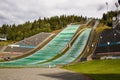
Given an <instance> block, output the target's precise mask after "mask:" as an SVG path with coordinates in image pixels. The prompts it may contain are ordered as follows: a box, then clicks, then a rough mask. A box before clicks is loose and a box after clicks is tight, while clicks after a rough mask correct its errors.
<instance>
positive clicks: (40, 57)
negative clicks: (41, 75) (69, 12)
mask: <svg viewBox="0 0 120 80" xmlns="http://www.w3.org/2000/svg"><path fill="white" fill-rule="evenodd" d="M79 27H80V25H68V26H67V27H66V28H65V29H64V30H63V31H62V32H60V33H59V34H58V35H57V36H56V37H55V38H54V39H53V40H52V41H50V42H49V43H48V44H47V45H46V46H45V47H43V48H42V49H41V50H39V51H37V52H36V53H34V54H33V55H30V56H28V57H25V58H22V59H19V60H14V61H9V62H1V63H0V67H21V66H25V65H29V64H33V63H34V64H37V63H40V62H44V61H47V60H49V59H51V58H53V57H54V56H56V55H58V54H59V53H61V52H62V51H63V49H64V48H65V47H66V46H68V43H69V42H70V40H71V39H72V37H73V36H74V35H75V33H76V31H77V30H78V28H79Z"/></svg>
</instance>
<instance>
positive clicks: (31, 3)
mask: <svg viewBox="0 0 120 80" xmlns="http://www.w3.org/2000/svg"><path fill="white" fill-rule="evenodd" d="M115 1H117V0H0V26H1V25H2V24H14V23H15V24H21V23H24V22H25V21H28V20H30V21H33V20H35V19H38V18H39V17H51V16H56V15H57V16H59V15H63V14H66V15H72V14H74V15H83V16H88V17H98V18H101V17H102V14H103V13H106V11H107V8H106V2H108V4H109V10H115V9H116V8H115V6H114V4H115Z"/></svg>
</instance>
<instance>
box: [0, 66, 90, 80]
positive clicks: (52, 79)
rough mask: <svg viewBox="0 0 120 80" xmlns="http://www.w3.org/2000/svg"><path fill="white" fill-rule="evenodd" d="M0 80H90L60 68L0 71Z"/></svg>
mask: <svg viewBox="0 0 120 80" xmlns="http://www.w3.org/2000/svg"><path fill="white" fill-rule="evenodd" d="M0 80H91V79H90V78H89V77H87V76H84V75H82V74H79V73H75V72H72V71H68V70H64V69H60V68H20V69H17V68H16V69H6V68H5V69H0Z"/></svg>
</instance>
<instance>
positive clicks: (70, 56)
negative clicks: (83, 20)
mask: <svg viewBox="0 0 120 80" xmlns="http://www.w3.org/2000/svg"><path fill="white" fill-rule="evenodd" d="M90 32H91V28H88V29H86V30H84V31H83V32H82V33H81V34H80V35H79V36H78V38H77V39H76V41H75V42H74V44H73V46H72V47H71V48H70V49H69V50H68V51H67V52H66V53H65V54H64V55H63V56H61V57H60V58H58V59H56V60H53V61H51V62H47V63H44V64H38V66H40V67H55V66H56V65H65V64H69V63H71V62H73V61H75V60H76V59H77V58H78V57H79V56H80V55H81V53H82V51H83V50H84V48H85V46H86V44H87V42H88V39H89V36H90Z"/></svg>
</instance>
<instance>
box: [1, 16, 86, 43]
mask: <svg viewBox="0 0 120 80" xmlns="http://www.w3.org/2000/svg"><path fill="white" fill-rule="evenodd" d="M85 20H86V17H82V16H75V15H71V16H66V15H62V16H54V17H51V18H44V19H41V18H39V19H38V20H34V21H33V22H30V21H27V22H25V23H24V24H19V25H15V24H13V25H8V24H3V25H2V27H0V34H2V35H6V37H7V40H8V41H19V40H22V39H24V38H27V37H30V36H32V35H35V34H37V33H40V32H51V31H54V30H58V29H62V28H64V27H66V25H67V24H70V23H76V22H81V21H83V22H84V21H85Z"/></svg>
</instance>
